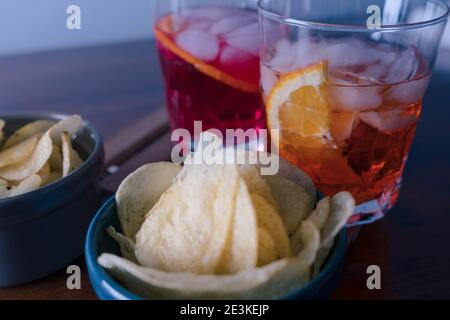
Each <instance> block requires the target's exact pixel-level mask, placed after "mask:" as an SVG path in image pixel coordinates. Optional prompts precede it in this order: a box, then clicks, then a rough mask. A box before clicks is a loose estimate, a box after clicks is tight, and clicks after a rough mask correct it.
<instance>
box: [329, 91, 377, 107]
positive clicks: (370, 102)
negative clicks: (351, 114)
mask: <svg viewBox="0 0 450 320" xmlns="http://www.w3.org/2000/svg"><path fill="white" fill-rule="evenodd" d="M328 94H329V104H330V107H331V108H332V109H333V110H335V111H367V110H373V109H376V108H378V107H379V106H381V104H382V103H383V98H382V96H381V94H380V87H377V86H370V87H361V86H350V85H348V86H342V85H339V86H336V85H330V86H329V88H328Z"/></svg>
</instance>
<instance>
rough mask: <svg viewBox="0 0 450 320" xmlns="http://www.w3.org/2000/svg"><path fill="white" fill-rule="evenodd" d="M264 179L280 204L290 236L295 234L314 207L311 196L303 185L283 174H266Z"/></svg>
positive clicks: (281, 213) (282, 216)
mask: <svg viewBox="0 0 450 320" xmlns="http://www.w3.org/2000/svg"><path fill="white" fill-rule="evenodd" d="M264 180H265V181H266V182H267V184H268V185H269V186H270V189H271V191H272V195H273V197H274V198H275V200H276V201H277V202H278V203H279V205H280V215H281V218H282V219H283V222H284V225H285V227H286V230H287V232H288V234H289V236H291V235H293V234H294V232H295V231H296V230H297V228H298V227H299V225H300V223H301V222H302V221H303V220H304V219H305V218H306V217H307V216H308V214H309V213H310V212H311V211H312V209H313V203H312V201H311V198H310V197H309V195H308V194H307V193H306V192H305V190H303V188H302V187H300V186H298V185H297V184H296V183H294V182H292V181H290V180H288V179H286V178H285V177H283V176H280V175H275V176H264Z"/></svg>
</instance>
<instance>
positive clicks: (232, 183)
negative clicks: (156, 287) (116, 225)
mask: <svg viewBox="0 0 450 320" xmlns="http://www.w3.org/2000/svg"><path fill="white" fill-rule="evenodd" d="M239 182H240V176H239V172H238V170H237V167H236V166H220V165H210V166H207V165H189V166H188V167H187V168H184V169H183V170H182V172H181V173H180V174H179V175H178V176H177V178H176V179H175V182H174V184H173V185H172V186H171V187H170V188H169V189H168V190H167V191H166V192H165V193H164V194H163V195H162V196H161V198H160V199H159V201H158V203H157V204H156V205H155V206H154V207H153V208H152V209H151V210H150V212H149V213H148V214H147V216H146V219H145V221H144V223H143V225H142V227H141V229H140V230H139V232H138V233H137V235H136V257H137V258H138V261H139V262H140V264H141V265H143V266H147V267H153V268H156V269H159V270H163V271H170V272H192V273H196V274H212V273H214V271H215V270H216V267H217V265H218V263H219V260H220V259H221V257H222V254H223V251H224V249H225V247H226V240H227V238H228V232H229V230H230V224H231V223H232V220H233V219H232V218H233V211H234V203H235V201H234V199H235V195H236V191H237V188H238V187H239Z"/></svg>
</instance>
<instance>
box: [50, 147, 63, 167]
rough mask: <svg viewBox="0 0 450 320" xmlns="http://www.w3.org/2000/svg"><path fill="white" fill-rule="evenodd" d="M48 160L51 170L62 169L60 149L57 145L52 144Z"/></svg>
mask: <svg viewBox="0 0 450 320" xmlns="http://www.w3.org/2000/svg"><path fill="white" fill-rule="evenodd" d="M48 161H49V163H50V168H51V170H52V171H61V172H62V169H63V158H62V151H61V148H60V147H59V146H58V145H56V144H53V152H52V155H51V156H50V159H49V160H48Z"/></svg>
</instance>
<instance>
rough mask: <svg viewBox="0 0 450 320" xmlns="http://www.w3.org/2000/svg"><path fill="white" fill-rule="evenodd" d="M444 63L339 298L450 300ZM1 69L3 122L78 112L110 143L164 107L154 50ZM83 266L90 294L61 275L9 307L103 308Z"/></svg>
mask: <svg viewBox="0 0 450 320" xmlns="http://www.w3.org/2000/svg"><path fill="white" fill-rule="evenodd" d="M441 59H442V60H443V63H442V64H440V65H438V67H437V69H436V72H435V74H434V76H433V79H432V83H431V87H430V89H429V91H428V94H427V97H426V99H425V101H424V105H425V108H424V115H423V118H422V120H421V123H420V126H419V130H418V133H417V139H416V141H415V144H414V147H413V151H412V153H411V156H410V161H409V163H408V167H407V170H406V175H405V179H404V186H403V189H402V193H401V197H400V200H399V203H398V205H397V206H396V207H395V208H394V209H393V210H392V211H391V212H390V213H389V215H388V216H387V217H386V218H385V219H384V220H382V221H380V222H377V223H375V224H372V225H369V226H366V227H364V228H362V230H361V231H360V234H359V237H358V239H357V240H356V241H355V242H354V243H353V244H352V246H351V247H350V249H349V251H348V255H347V259H346V264H345V268H344V275H343V279H342V283H341V285H340V287H339V288H338V290H337V291H336V293H335V295H334V297H333V298H335V299H410V298H411V299H419V298H420V299H443V298H447V299H448V298H450V232H449V226H450V201H449V199H450V186H449V183H450V166H449V164H450V148H449V143H448V137H449V136H450V126H449V125H448V122H449V119H450V90H449V88H450V53H449V52H442V53H441ZM445 65H446V67H445ZM444 67H445V68H444ZM0 70H1V72H0V113H1V112H3V111H23V110H27V111H30V110H31V111H33V110H34V111H42V110H47V111H56V112H66V113H79V114H81V115H82V116H83V117H85V118H86V119H88V120H89V121H91V122H92V123H94V124H95V125H96V126H97V127H98V128H99V129H100V130H101V132H102V133H103V135H104V137H105V139H106V141H108V140H110V139H113V138H114V137H115V136H116V135H117V134H119V136H120V132H121V130H123V129H125V128H127V127H128V126H130V125H131V124H133V123H134V122H136V121H139V120H140V119H142V118H143V117H145V116H147V115H148V114H150V113H152V112H154V111H155V110H157V108H158V107H160V106H161V105H162V104H163V103H164V92H163V82H162V79H161V75H160V71H159V66H158V59H157V56H156V52H155V49H154V44H153V43H152V42H151V41H142V42H135V43H127V44H121V45H113V46H105V47H96V48H88V49H80V50H71V51H61V52H52V53H45V54H37V55H29V56H20V57H8V58H2V59H0ZM111 141H113V140H111ZM169 150H170V142H169V137H168V136H167V135H161V136H160V137H159V138H158V139H157V140H156V141H155V143H153V144H152V145H149V146H143V148H142V149H141V150H138V151H137V153H136V156H135V157H134V158H133V161H130V162H127V163H125V164H124V165H122V166H121V167H119V175H117V176H112V177H109V178H106V179H105V184H106V185H108V186H109V188H110V189H111V191H113V190H114V188H115V186H117V185H118V183H119V182H120V181H121V177H123V176H125V175H126V174H127V173H128V172H130V171H133V170H134V169H136V168H137V167H138V166H140V165H142V164H143V163H146V162H150V161H158V160H164V159H167V158H168V152H169ZM108 179H109V180H108ZM61 246H62V249H63V244H62V245H61ZM76 263H78V264H80V265H81V266H82V270H83V275H84V278H83V283H82V286H83V289H82V290H81V291H69V290H67V288H66V277H67V275H66V273H65V270H61V271H60V272H59V273H57V274H55V275H52V276H50V277H48V278H46V279H42V280H40V281H37V282H35V283H32V284H28V285H25V286H19V287H16V288H8V289H0V299H94V298H95V295H94V293H93V291H92V289H91V288H90V286H89V282H88V279H87V276H86V270H85V268H84V264H83V260H82V259H81V258H80V260H79V261H77V262H76ZM370 265H378V266H380V267H381V270H382V290H380V291H369V290H368V289H367V287H366V279H367V277H368V276H367V274H366V269H367V267H368V266H370Z"/></svg>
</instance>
